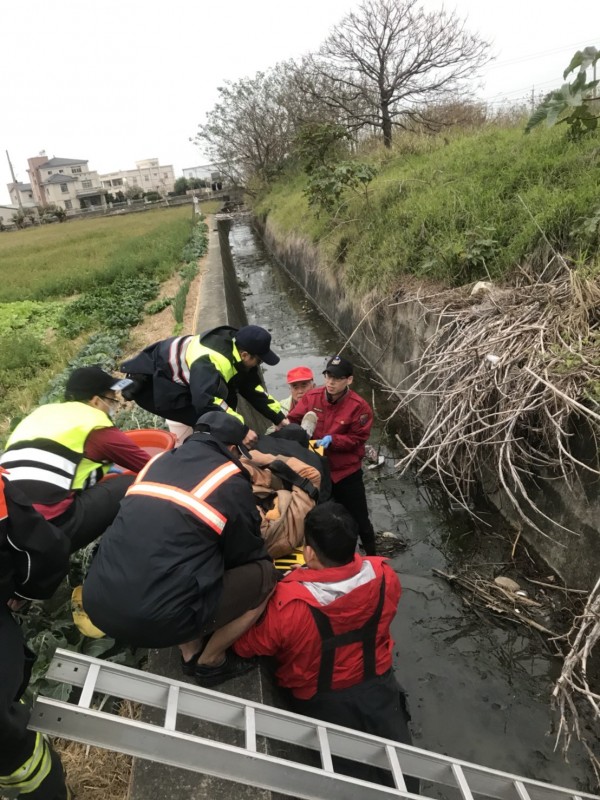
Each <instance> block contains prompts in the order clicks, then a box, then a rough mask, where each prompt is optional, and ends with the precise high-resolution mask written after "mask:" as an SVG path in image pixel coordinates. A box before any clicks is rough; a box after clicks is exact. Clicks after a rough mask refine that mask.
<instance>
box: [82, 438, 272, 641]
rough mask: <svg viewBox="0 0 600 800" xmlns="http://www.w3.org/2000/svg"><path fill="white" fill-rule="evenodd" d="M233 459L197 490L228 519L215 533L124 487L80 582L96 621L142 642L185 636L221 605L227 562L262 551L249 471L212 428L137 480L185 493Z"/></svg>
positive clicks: (166, 503) (183, 512) (181, 510)
mask: <svg viewBox="0 0 600 800" xmlns="http://www.w3.org/2000/svg"><path fill="white" fill-rule="evenodd" d="M231 464H233V465H235V466H237V467H238V468H239V469H238V471H236V472H235V473H234V474H231V475H230V476H228V477H227V478H226V479H225V480H224V481H223V482H221V483H219V485H217V486H216V487H215V488H214V490H212V491H211V492H210V493H209V494H207V495H206V496H204V497H203V498H202V502H204V503H206V504H208V506H210V509H211V513H212V512H216V514H217V515H221V516H222V518H224V520H225V523H224V527H223V529H222V531H221V532H220V533H217V532H216V531H215V530H214V529H213V528H211V527H210V526H209V525H208V524H206V523H204V522H202V521H201V519H200V518H199V517H198V516H195V515H194V514H193V513H191V512H190V511H189V510H188V509H187V508H186V507H184V506H182V505H178V504H177V503H175V502H172V501H171V500H168V499H163V498H162V497H153V496H148V495H136V494H135V493H128V495H127V496H126V497H125V499H124V500H123V501H122V503H121V508H120V510H119V514H118V515H117V517H116V519H115V521H114V522H113V524H112V525H111V526H110V528H108V530H107V531H106V532H105V533H104V535H103V537H102V541H101V543H100V548H99V550H98V553H97V555H96V557H95V558H94V560H93V562H92V565H91V567H90V571H89V573H88V576H87V578H86V580H85V582H84V585H83V605H84V607H85V610H86V611H87V613H88V614H89V616H90V618H91V619H92V621H93V622H94V624H95V625H97V626H98V627H99V628H100V629H101V630H103V631H105V633H108V634H109V635H110V636H113V637H115V638H116V639H119V640H121V641H124V642H127V643H128V644H130V645H133V646H141V647H169V646H171V645H175V644H182V643H183V642H186V641H190V640H191V639H193V638H195V637H196V636H197V633H198V630H199V628H200V627H201V626H202V624H203V623H204V622H205V620H206V619H207V618H208V617H209V616H210V615H211V614H212V613H213V612H214V610H215V608H216V607H217V604H218V602H219V599H220V595H221V589H222V578H223V572H224V570H226V569H231V568H233V567H237V566H241V565H242V564H246V563H248V562H251V561H257V560H260V559H263V558H268V556H267V552H266V549H265V546H264V543H263V540H262V538H261V535H260V518H259V515H258V511H257V510H256V505H255V502H254V497H253V495H252V488H251V484H250V480H249V477H248V475H247V473H246V472H245V471H244V469H243V467H242V465H241V464H240V463H239V461H237V460H236V459H235V458H234V457H233V456H232V455H231V453H230V452H229V451H228V450H227V449H226V447H225V446H224V445H222V444H220V443H219V442H218V441H216V440H214V439H213V438H211V437H210V436H209V435H208V434H203V433H196V434H194V435H193V436H192V437H190V438H189V439H188V440H186V442H185V443H184V444H183V445H182V446H181V447H180V448H178V449H177V450H171V451H169V452H167V453H164V454H163V455H161V456H160V458H158V459H157V460H156V461H155V462H154V463H153V464H151V466H150V468H149V469H148V471H147V472H146V474H145V475H143V477H142V479H141V481H140V485H141V484H143V483H146V484H151V483H157V484H163V485H167V486H168V487H177V488H179V489H183V490H184V491H186V492H190V491H191V490H192V489H194V488H195V487H197V486H198V484H199V483H200V482H201V481H203V480H204V479H205V478H206V477H207V476H209V475H211V474H213V473H214V472H215V470H218V469H220V468H222V467H224V466H226V465H231ZM135 485H138V484H135ZM149 488H151V487H149ZM130 492H131V490H130Z"/></svg>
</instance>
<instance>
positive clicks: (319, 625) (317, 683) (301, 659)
mask: <svg viewBox="0 0 600 800" xmlns="http://www.w3.org/2000/svg"><path fill="white" fill-rule="evenodd" d="M356 540H357V530H356V524H355V522H354V521H353V520H352V518H351V517H350V515H349V514H348V512H347V511H346V510H345V509H344V508H343V507H342V506H341V505H340V504H339V503H331V502H330V503H323V504H321V505H318V506H316V507H315V508H314V509H312V510H311V511H310V512H309V513H308V514H307V516H306V519H305V541H306V544H305V547H304V558H305V560H306V567H302V568H300V569H296V570H294V571H293V572H291V573H289V574H288V575H286V577H285V578H284V579H283V580H282V581H280V582H279V583H278V584H277V587H276V589H275V592H274V594H273V597H272V598H271V600H270V601H269V603H268V605H267V608H266V611H265V614H264V615H263V617H262V619H261V620H260V621H259V622H258V623H257V624H256V625H255V626H254V627H252V628H250V629H249V630H248V631H247V632H246V633H245V634H244V635H243V636H242V637H241V638H240V639H238V641H237V642H236V643H235V645H234V649H235V652H236V653H237V654H238V655H240V656H242V657H245V658H249V657H250V656H254V655H269V656H274V657H275V660H276V662H277V672H276V680H277V683H278V684H279V685H280V686H282V687H285V688H287V689H289V690H290V691H291V702H292V708H293V710H294V711H297V712H298V713H300V714H305V715H306V716H310V717H316V718H317V719H324V720H327V721H329V722H333V723H335V724H338V725H345V726H346V727H351V728H355V729H358V730H362V731H365V732H367V733H373V734H375V735H378V736H384V737H386V738H388V739H396V740H397V741H402V742H406V743H409V742H410V736H409V733H408V727H407V719H406V713H405V710H404V706H403V704H402V702H401V691H400V688H399V686H398V684H397V683H396V680H395V678H394V674H393V670H392V649H393V641H392V638H391V635H390V624H391V621H392V619H393V618H394V616H395V614H396V609H397V606H398V600H399V599H400V592H401V589H400V582H399V580H398V577H397V576H396V573H395V572H394V570H393V569H392V568H391V567H390V566H389V565H388V564H387V562H386V561H385V560H384V559H382V558H363V557H362V556H359V555H358V554H356V553H355V547H356ZM355 767H356V765H355ZM360 767H361V765H359V772H356V770H355V769H354V770H353V771H352V772H351V773H349V774H353V775H355V777H362V778H366V779H368V780H373V779H374V776H373V773H372V771H371V770H372V768H368V767H367V768H366V770H365V767H364V766H362V769H361V768H360ZM376 778H378V779H380V778H381V775H377V776H376Z"/></svg>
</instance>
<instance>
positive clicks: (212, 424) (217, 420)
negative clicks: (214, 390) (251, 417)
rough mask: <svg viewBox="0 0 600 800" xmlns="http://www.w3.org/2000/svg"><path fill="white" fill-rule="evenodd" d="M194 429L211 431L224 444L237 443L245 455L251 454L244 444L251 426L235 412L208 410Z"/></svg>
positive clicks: (204, 431) (202, 431) (203, 431)
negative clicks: (235, 414) (238, 417)
mask: <svg viewBox="0 0 600 800" xmlns="http://www.w3.org/2000/svg"><path fill="white" fill-rule="evenodd" d="M194 430H195V431H200V432H201V433H210V435H211V436H214V438H215V439H218V440H219V441H220V442H223V444H235V445H237V446H238V447H239V448H240V450H241V451H242V452H243V454H244V455H249V454H248V450H247V449H246V448H245V447H244V446H243V445H242V442H243V441H244V439H245V438H246V435H247V433H248V430H249V428H248V426H247V425H244V423H243V422H240V420H239V419H237V417H234V416H233V414H228V413H227V412H226V411H207V412H206V413H205V414H202V416H201V417H199V418H198V421H197V422H196V424H195V425H194Z"/></svg>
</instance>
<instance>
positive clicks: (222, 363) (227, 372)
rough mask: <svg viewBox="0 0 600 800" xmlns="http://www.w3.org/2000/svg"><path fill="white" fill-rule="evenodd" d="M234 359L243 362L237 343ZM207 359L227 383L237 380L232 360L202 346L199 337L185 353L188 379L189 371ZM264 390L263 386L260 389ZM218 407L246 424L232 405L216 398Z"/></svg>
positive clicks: (193, 339)
mask: <svg viewBox="0 0 600 800" xmlns="http://www.w3.org/2000/svg"><path fill="white" fill-rule="evenodd" d="M231 344H232V348H233V350H232V358H233V359H234V360H235V361H241V358H240V353H239V350H238V349H237V347H236V344H235V342H232V343H231ZM203 357H207V358H208V359H209V361H210V362H211V364H212V365H213V366H214V368H215V369H216V370H217V372H218V373H219V375H221V377H222V378H223V380H224V381H225V383H229V381H230V380H232V379H233V378H235V376H236V375H237V374H238V372H237V370H236V368H235V365H234V364H233V363H232V361H231V359H230V358H228V357H227V356H224V355H223V353H219V352H218V351H217V350H213V349H212V348H211V347H206V345H204V344H202V342H201V341H200V337H199V336H194V337H193V338H192V341H191V342H189V344H188V346H187V348H186V353H185V362H186V365H187V368H188V377H189V369H190V367H191V366H192V364H193V363H194V361H197V360H198V359H199V358H203ZM260 388H261V389H262V386H261V387H260ZM213 402H214V404H215V405H216V406H219V408H221V409H222V410H223V411H226V412H227V413H228V414H231V415H232V416H234V417H237V419H239V420H240V422H244V418H243V417H242V415H241V414H238V412H237V411H235V410H234V409H233V408H231V406H230V405H228V404H227V403H226V402H225V400H223V399H221V398H220V397H215V398H214V400H213Z"/></svg>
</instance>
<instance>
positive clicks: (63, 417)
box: [0, 401, 113, 505]
mask: <svg viewBox="0 0 600 800" xmlns="http://www.w3.org/2000/svg"><path fill="white" fill-rule="evenodd" d="M112 426H113V423H112V421H111V419H110V417H109V416H108V415H107V414H105V413H104V412H103V411H100V410H99V409H97V408H93V407H92V406H90V405H88V404H87V403H81V402H77V401H75V402H69V403H50V404H48V405H44V406H40V407H39V408H36V409H35V411H32V413H31V414H29V415H28V416H27V417H25V419H24V420H22V421H21V422H20V423H19V424H18V425H17V427H16V428H15V430H14V431H13V433H12V434H11V436H10V438H9V440H8V442H7V446H6V450H5V452H4V453H3V454H2V456H1V457H0V464H1V465H2V466H3V467H5V468H6V469H7V470H9V471H10V479H11V482H12V483H13V484H14V485H15V486H18V487H19V488H20V489H21V490H22V491H23V492H25V494H26V495H27V496H28V497H29V499H30V500H31V502H32V503H43V504H47V505H50V504H53V503H58V502H60V501H61V500H63V499H64V498H65V497H67V496H68V495H69V494H70V492H72V491H76V490H78V489H86V488H88V487H89V486H92V485H93V484H94V483H96V481H97V480H99V479H100V478H101V477H102V476H103V475H104V474H105V473H106V472H107V471H108V469H109V466H110V465H108V464H102V463H100V462H96V461H90V460H89V459H87V458H85V457H84V455H83V451H84V447H85V442H86V439H87V437H88V436H89V434H90V433H91V432H92V431H93V430H95V429H97V428H110V427H112Z"/></svg>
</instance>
